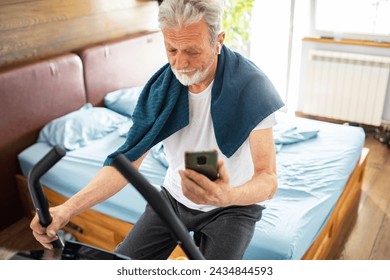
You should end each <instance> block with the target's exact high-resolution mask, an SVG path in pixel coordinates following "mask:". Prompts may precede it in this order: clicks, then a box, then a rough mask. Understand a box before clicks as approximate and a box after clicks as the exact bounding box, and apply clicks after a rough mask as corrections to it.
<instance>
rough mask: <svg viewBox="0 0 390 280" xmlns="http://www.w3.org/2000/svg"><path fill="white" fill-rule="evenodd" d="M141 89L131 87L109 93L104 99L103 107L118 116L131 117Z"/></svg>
mask: <svg viewBox="0 0 390 280" xmlns="http://www.w3.org/2000/svg"><path fill="white" fill-rule="evenodd" d="M143 88H144V87H132V88H124V89H118V90H116V91H113V92H110V93H108V94H107V95H106V96H105V97H104V105H105V106H106V107H107V108H109V109H111V110H113V111H115V112H117V113H119V114H122V115H125V116H128V117H131V116H132V115H133V112H134V108H135V106H136V105H137V101H138V98H139V96H140V94H141V92H142V89H143Z"/></svg>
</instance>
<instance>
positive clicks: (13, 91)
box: [0, 54, 86, 230]
mask: <svg viewBox="0 0 390 280" xmlns="http://www.w3.org/2000/svg"><path fill="white" fill-rule="evenodd" d="M85 102H86V93H85V87H84V80H83V67H82V64H81V60H80V58H79V57H78V56H77V55H75V54H66V55H61V56H59V57H56V58H53V59H49V60H45V61H42V62H38V63H34V64H30V65H27V66H23V67H19V68H17V69H13V70H9V71H6V72H2V73H0V114H1V117H0V131H1V136H0V192H1V194H0V213H2V214H1V218H0V230H1V229H3V228H5V227H6V226H8V225H10V224H11V223H13V222H15V221H16V220H17V219H19V218H21V217H22V216H23V208H22V205H21V203H20V201H19V197H18V194H17V189H16V183H15V174H16V173H20V170H19V164H18V162H17V157H16V155H17V154H18V153H19V152H21V151H22V150H23V149H24V148H26V147H28V146H29V145H31V144H33V143H34V142H35V141H36V139H37V136H38V133H39V130H40V129H41V128H42V127H43V126H44V125H45V124H46V123H48V122H49V121H51V120H53V119H55V118H57V117H59V116H62V115H64V114H66V113H69V112H71V111H74V110H76V109H78V108H80V107H81V106H82V105H83V104H85Z"/></svg>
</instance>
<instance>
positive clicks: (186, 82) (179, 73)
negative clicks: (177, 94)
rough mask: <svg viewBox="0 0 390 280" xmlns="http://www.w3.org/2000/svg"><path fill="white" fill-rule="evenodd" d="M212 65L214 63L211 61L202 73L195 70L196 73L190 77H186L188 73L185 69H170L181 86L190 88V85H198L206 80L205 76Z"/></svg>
mask: <svg viewBox="0 0 390 280" xmlns="http://www.w3.org/2000/svg"><path fill="white" fill-rule="evenodd" d="M213 63H214V61H212V62H211V63H210V65H209V66H208V67H207V68H206V69H205V70H204V71H199V70H196V72H195V73H194V74H193V75H192V76H188V75H186V73H188V72H190V71H188V70H186V69H183V70H177V69H174V68H173V67H171V69H172V72H173V74H175V76H176V78H177V79H178V80H179V82H180V83H181V84H182V85H183V86H190V85H193V84H198V83H200V82H202V81H204V80H205V79H206V77H207V74H208V72H209V70H210V68H211V66H212V65H213Z"/></svg>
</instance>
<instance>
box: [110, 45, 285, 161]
mask: <svg viewBox="0 0 390 280" xmlns="http://www.w3.org/2000/svg"><path fill="white" fill-rule="evenodd" d="M283 106H284V104H283V102H282V100H281V99H280V96H279V95H278V93H277V91H276V90H275V88H274V86H273V85H272V83H271V81H270V80H269V79H268V78H267V76H266V75H265V74H264V73H263V72H262V71H261V70H260V69H259V68H258V67H257V66H256V65H255V64H253V63H252V62H251V61H250V60H248V59H246V58H244V57H243V56H242V55H240V54H239V53H236V52H234V51H232V50H230V49H229V48H227V47H226V46H223V47H222V51H221V54H220V55H219V57H218V66H217V71H216V75H215V78H214V84H213V87H212V95H211V115H212V120H213V125H214V130H215V138H216V140H217V144H218V147H219V149H220V150H221V152H222V153H223V154H224V155H225V156H226V157H230V156H232V155H233V154H234V153H235V152H236V151H237V149H238V148H239V147H240V146H241V145H242V143H244V141H245V140H246V139H247V138H248V136H249V134H250V133H251V131H252V130H253V129H254V128H255V127H256V126H257V124H259V123H260V122H261V121H262V120H263V119H265V118H266V117H268V116H269V115H270V114H272V113H273V112H275V111H277V110H278V109H280V108H281V107H283ZM133 123H134V124H133V126H132V127H131V129H130V130H129V133H128V135H127V138H126V141H125V143H124V144H123V145H122V146H121V147H119V148H118V150H117V151H115V152H114V153H112V154H110V155H109V156H108V157H107V159H106V161H105V162H104V165H111V161H112V160H113V159H114V158H115V157H116V156H117V155H118V154H120V153H121V154H124V155H125V156H126V157H127V158H128V159H129V160H130V161H135V160H137V159H138V158H140V157H141V156H142V155H143V154H144V153H145V152H147V151H148V150H149V149H150V148H152V147H153V146H154V145H156V144H157V143H159V142H160V141H162V140H164V139H165V138H167V137H169V136H170V135H172V134H173V133H175V132H177V131H178V130H180V129H182V128H184V127H185V126H187V125H188V124H189V106H188V87H187V86H183V85H182V84H181V83H180V82H179V81H178V80H177V79H176V77H175V75H174V74H173V72H172V70H171V67H170V65H169V64H166V65H164V66H163V67H162V68H161V69H160V70H158V71H157V72H156V73H155V74H154V75H153V76H152V77H151V78H150V80H149V81H148V82H147V83H146V85H145V87H144V89H143V91H142V93H141V95H140V97H139V100H138V103H137V106H136V108H135V110H134V113H133Z"/></svg>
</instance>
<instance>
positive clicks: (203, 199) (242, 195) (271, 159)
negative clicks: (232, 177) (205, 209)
mask: <svg viewBox="0 0 390 280" xmlns="http://www.w3.org/2000/svg"><path fill="white" fill-rule="evenodd" d="M249 142H250V149H251V155H252V159H253V165H254V175H253V177H252V178H251V179H250V180H248V181H247V182H246V183H245V184H243V185H240V186H236V187H234V188H232V187H231V186H230V183H229V175H228V174H227V170H226V168H225V167H224V166H223V162H222V161H220V162H219V166H218V171H219V176H220V177H219V179H217V180H216V181H214V182H213V181H210V180H208V179H207V178H206V177H205V176H203V175H201V174H199V173H196V172H194V171H193V170H190V169H187V170H183V171H180V175H181V178H182V186H183V194H184V195H185V196H186V197H187V198H188V199H190V200H192V201H193V202H195V203H198V204H209V205H216V206H220V207H225V206H230V205H251V204H254V203H258V202H261V201H264V200H267V199H270V198H272V196H273V195H274V194H275V192H276V189H277V176H276V156H275V145H274V138H273V134H272V128H267V129H261V130H255V131H252V133H251V134H250V136H249Z"/></svg>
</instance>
